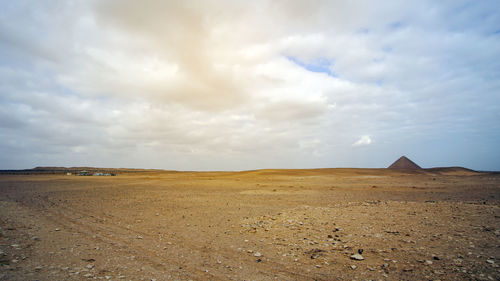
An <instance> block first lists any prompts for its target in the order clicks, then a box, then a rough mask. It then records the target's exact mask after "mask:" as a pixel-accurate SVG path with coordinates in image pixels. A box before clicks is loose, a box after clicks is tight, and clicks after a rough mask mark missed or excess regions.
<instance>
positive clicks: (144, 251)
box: [0, 169, 500, 280]
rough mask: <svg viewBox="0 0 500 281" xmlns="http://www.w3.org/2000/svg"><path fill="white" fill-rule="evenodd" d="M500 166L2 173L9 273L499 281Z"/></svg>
mask: <svg viewBox="0 0 500 281" xmlns="http://www.w3.org/2000/svg"><path fill="white" fill-rule="evenodd" d="M499 203H500V175H498V174H477V173H471V172H463V171H451V170H450V171H433V172H426V173H415V174H408V173H401V172H394V171H389V170H383V169H381V170H367V169H363V170H361V169H351V170H350V169H325V170H295V171H293V170H291V171H290V170H262V171H248V172H240V173H223V172H220V173H187V172H186V173H176V172H149V173H148V172H144V173H135V174H120V175H118V176H116V177H78V176H62V175H2V176H0V210H1V211H0V280H93V279H98V280H346V279H347V280H424V279H425V280H500V268H499V266H498V265H499V264H500V248H499V247H500V239H499V236H500V204H499Z"/></svg>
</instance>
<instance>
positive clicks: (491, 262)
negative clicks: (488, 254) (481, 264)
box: [486, 260, 495, 264]
mask: <svg viewBox="0 0 500 281" xmlns="http://www.w3.org/2000/svg"><path fill="white" fill-rule="evenodd" d="M486 262H487V263H489V264H494V263H495V261H494V260H486Z"/></svg>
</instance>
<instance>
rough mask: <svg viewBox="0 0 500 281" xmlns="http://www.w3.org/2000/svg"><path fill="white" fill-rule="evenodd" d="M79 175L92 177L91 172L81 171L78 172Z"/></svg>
mask: <svg viewBox="0 0 500 281" xmlns="http://www.w3.org/2000/svg"><path fill="white" fill-rule="evenodd" d="M78 175H79V176H90V172H89V171H80V172H78Z"/></svg>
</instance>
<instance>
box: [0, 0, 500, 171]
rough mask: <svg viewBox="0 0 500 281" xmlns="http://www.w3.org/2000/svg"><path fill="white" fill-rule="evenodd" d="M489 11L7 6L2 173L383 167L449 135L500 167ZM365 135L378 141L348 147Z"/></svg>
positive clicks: (394, 5)
mask: <svg viewBox="0 0 500 281" xmlns="http://www.w3.org/2000/svg"><path fill="white" fill-rule="evenodd" d="M360 7H363V8H360ZM492 7H495V2H494V1H481V2H480V3H479V2H478V3H476V2H474V3H469V4H464V3H462V2H461V1H458V2H439V3H436V2H434V1H419V2H415V3H410V4H409V3H402V2H400V1H385V2H384V3H374V2H371V1H349V2H346V1H314V2H304V1H271V2H265V1H264V2H259V1H257V2H248V1H247V2H240V1H229V0H228V1H225V0H223V1H202V2H200V1H180V2H179V1H161V0H148V1H141V2H140V3H138V2H137V1H132V0H124V1H119V2H118V1H107V0H104V1H79V0H77V1H62V2H60V1H36V3H34V2H30V1H14V2H9V3H8V4H5V5H4V7H3V9H2V11H1V12H0V62H1V64H0V65H1V66H0V128H1V130H0V163H1V165H3V166H2V167H0V168H26V167H30V166H36V165H41V164H42V162H43V164H46V165H71V166H72V165H79V164H81V165H95V166H115V167H125V166H128V167H156V168H170V169H210V170H213V169H229V170H234V169H253V168H262V167H290V168H294V167H295V168H300V167H331V166H351V165H353V166H355V165H358V166H386V164H387V163H389V162H392V161H393V160H394V159H393V158H395V157H397V156H399V155H402V154H412V155H419V154H420V153H422V154H425V153H427V151H430V150H433V151H442V152H441V153H442V155H440V157H442V158H443V159H446V158H447V157H448V158H450V159H456V156H455V155H456V154H457V153H454V152H453V151H451V150H447V149H439V148H440V147H442V146H443V144H442V143H446V142H448V141H449V139H450V138H451V137H455V138H457V139H469V138H471V139H474V142H472V141H471V142H465V141H464V142H463V143H462V142H461V143H460V145H459V144H457V146H456V148H455V149H456V150H457V151H458V150H460V149H463V150H467V151H470V155H474V152H477V155H476V156H474V157H472V156H465V155H464V156H463V157H464V159H458V160H460V161H463V163H465V164H467V163H474V165H477V166H470V167H471V168H481V167H483V168H487V167H498V169H500V163H499V162H498V160H495V159H500V155H498V156H499V157H496V158H493V157H491V154H492V153H487V152H486V151H488V150H489V151H495V152H497V151H498V149H497V148H496V146H495V145H492V143H494V141H491V140H498V141H500V133H498V132H500V125H499V123H498V122H497V120H500V94H499V93H500V83H499V80H498V77H497V76H498V73H500V59H499V58H500V49H499V48H495V47H493V46H498V45H499V44H500V36H499V35H498V32H497V29H498V26H499V25H500V18H499V17H498V15H497V14H496V13H495V12H494V11H495V9H492ZM359 132H370V133H371V134H372V135H376V136H377V141H376V142H372V141H371V138H370V136H362V137H361V138H360V139H359V140H358V141H356V142H355V143H354V144H353V143H352V142H353V140H355V139H357V138H359ZM498 141H497V143H498ZM368 144H369V145H368ZM430 144H432V145H430ZM361 145H365V146H366V145H368V146H366V150H363V153H364V154H363V155H358V154H359V153H361V152H360V151H361V150H359V149H356V148H353V146H361ZM430 146H431V147H430ZM480 147H481V149H479V148H480ZM487 148H489V149H487ZM471 150H472V151H471ZM393 154H394V155H393ZM497 154H498V153H497ZM459 155H462V154H459ZM433 157H434V158H433ZM435 157H437V156H434V154H433V155H430V156H428V159H435ZM473 158H474V159H473ZM356 159H361V160H359V161H358V160H356ZM477 159H484V164H480V163H479V160H477ZM429 161H430V160H429ZM478 163H479V164H478ZM420 164H421V165H423V166H432V165H433V163H432V162H429V163H425V162H422V163H420ZM441 164H443V163H441ZM450 164H451V165H453V164H455V163H450ZM481 165H483V166H481ZM480 166H481V167H480ZM488 169H492V168H488Z"/></svg>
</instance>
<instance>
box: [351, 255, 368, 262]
mask: <svg viewBox="0 0 500 281" xmlns="http://www.w3.org/2000/svg"><path fill="white" fill-rule="evenodd" d="M364 259H365V258H364V257H363V256H362V255H360V254H354V255H351V260H356V261H362V260H364Z"/></svg>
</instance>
